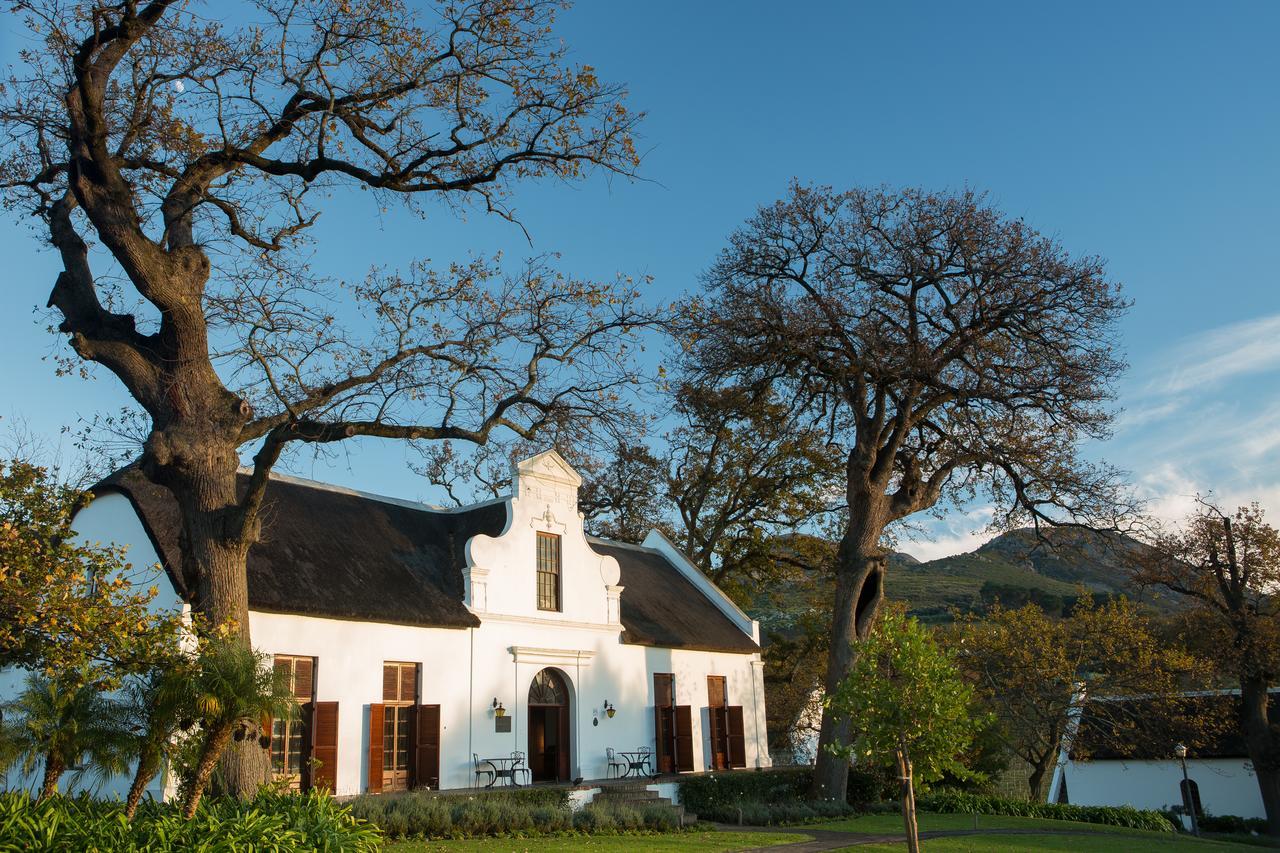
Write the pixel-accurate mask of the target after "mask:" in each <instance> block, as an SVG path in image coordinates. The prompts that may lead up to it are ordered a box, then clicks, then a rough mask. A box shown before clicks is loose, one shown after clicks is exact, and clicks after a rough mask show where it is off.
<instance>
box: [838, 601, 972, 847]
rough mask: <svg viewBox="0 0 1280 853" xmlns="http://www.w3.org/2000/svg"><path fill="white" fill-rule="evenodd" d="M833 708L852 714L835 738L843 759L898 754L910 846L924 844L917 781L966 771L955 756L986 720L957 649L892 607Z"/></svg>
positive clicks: (840, 713) (926, 781) (962, 774)
mask: <svg viewBox="0 0 1280 853" xmlns="http://www.w3.org/2000/svg"><path fill="white" fill-rule="evenodd" d="M826 707H827V709H828V711H829V712H830V713H833V714H835V715H838V716H840V717H845V718H848V719H851V720H852V721H853V724H854V731H855V737H854V740H853V742H852V744H850V745H849V746H841V745H835V746H833V747H831V748H830V749H831V751H832V753H833V754H834V755H835V756H837V757H839V758H842V759H846V760H847V759H849V758H854V759H855V760H871V761H876V760H880V759H885V758H888V757H889V756H892V758H893V760H894V762H895V763H896V764H897V767H898V776H899V778H900V779H901V780H902V819H903V824H904V826H905V828H906V832H907V846H908V847H909V849H910V850H911V851H913V853H914V851H918V850H919V849H920V839H919V834H918V832H917V828H916V813H915V782H916V780H917V779H918V780H919V781H920V782H921V783H922V784H925V785H927V784H929V783H931V782H935V781H937V780H938V779H941V778H942V777H943V775H944V774H948V773H949V774H951V775H953V776H958V777H967V776H969V775H970V773H969V771H968V770H967V769H966V768H965V767H964V766H963V765H962V764H961V763H960V762H959V761H958V760H957V759H958V758H959V756H961V755H963V754H964V753H965V752H966V750H968V749H969V747H970V744H971V743H972V742H973V739H974V736H975V735H976V734H977V732H978V731H979V730H980V729H981V728H982V726H983V723H984V720H983V716H982V715H981V714H975V713H974V708H973V689H972V688H971V687H970V686H969V684H968V683H967V682H966V681H965V679H964V676H963V675H962V673H961V671H960V668H959V667H958V666H957V665H956V662H955V660H954V659H953V658H952V656H951V654H950V653H949V652H948V651H946V650H945V649H943V648H942V647H941V646H939V645H938V643H937V642H936V641H935V640H934V638H933V635H932V634H931V633H930V632H929V630H928V629H927V628H925V627H924V626H922V625H921V624H920V623H919V622H917V621H916V620H915V619H913V618H910V617H907V616H905V615H904V614H902V613H900V612H896V611H890V612H888V613H886V614H885V616H884V618H883V619H881V620H880V622H879V623H878V624H877V625H876V627H875V629H874V630H873V631H872V632H871V635H870V636H869V637H868V638H867V640H866V641H865V645H864V646H863V648H862V650H861V653H860V654H859V655H858V659H857V662H856V663H855V664H854V667H853V670H852V671H851V672H850V673H849V675H848V677H846V678H845V679H844V680H843V681H842V682H840V684H839V686H838V687H837V688H836V690H835V692H834V693H832V694H830V695H829V696H828V697H827V699H826Z"/></svg>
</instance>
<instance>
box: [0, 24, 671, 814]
mask: <svg viewBox="0 0 1280 853" xmlns="http://www.w3.org/2000/svg"><path fill="white" fill-rule="evenodd" d="M12 6H13V7H14V9H15V10H16V11H17V12H18V13H20V14H21V15H22V16H23V17H24V18H25V20H26V22H27V26H28V29H29V32H30V34H31V36H32V39H33V41H32V46H31V47H29V48H28V49H26V50H25V51H24V52H23V53H22V57H21V63H20V65H19V66H18V67H17V68H14V69H12V70H11V71H10V72H9V74H8V75H7V79H6V80H5V83H4V91H3V95H2V96H0V121H2V122H3V137H2V142H0V193H3V195H2V199H3V203H4V204H5V206H6V207H7V209H8V210H9V211H10V212H12V213H13V214H14V215H19V216H30V217H33V219H32V221H33V223H34V225H35V226H36V230H37V234H38V236H39V237H40V239H41V240H43V241H45V242H46V243H47V244H48V245H50V246H52V247H53V249H55V250H56V253H57V257H58V259H59V260H60V263H61V266H62V270H61V272H60V273H59V275H58V276H57V280H56V282H54V283H53V286H52V292H51V293H50V295H49V298H48V304H49V306H50V307H51V308H52V309H53V310H54V311H56V312H57V314H58V315H59V318H60V319H59V330H60V331H61V332H62V333H63V334H65V335H66V336H67V337H68V339H69V341H70V345H71V349H72V351H73V352H74V355H73V356H71V355H69V356H68V357H67V365H68V366H74V364H75V362H76V360H77V359H79V360H81V363H94V364H97V365H100V366H101V367H103V368H105V369H107V370H108V371H110V372H111V373H112V374H114V375H115V376H116V377H117V378H118V379H119V381H120V382H121V383H123V385H124V386H125V388H126V389H127V390H128V393H129V394H130V395H131V396H132V398H133V399H134V400H135V401H136V402H137V404H138V405H139V407H140V408H141V409H142V410H144V411H145V413H146V418H147V420H148V422H149V430H148V434H147V437H146V441H145V448H144V451H143V453H142V457H141V460H140V464H141V468H142V470H143V471H144V472H145V473H146V474H147V475H148V476H149V477H151V478H152V479H153V480H154V481H155V482H157V483H160V484H163V485H165V486H167V487H168V488H169V489H170V490H172V491H173V493H174V495H175V496H176V498H177V500H178V504H179V507H180V510H181V513H182V542H181V545H182V548H181V550H182V555H183V566H182V567H181V571H182V572H183V573H184V574H186V575H187V577H188V578H189V579H190V580H192V581H193V584H192V586H191V588H192V589H194V590H196V601H195V602H194V603H195V604H196V606H197V607H198V608H199V609H201V610H202V611H203V612H204V613H205V615H206V616H207V617H208V619H209V622H210V624H214V625H219V624H231V625H232V626H233V627H234V628H235V630H236V631H238V632H239V633H240V635H241V636H242V637H243V639H244V641H245V642H246V643H247V642H248V638H247V630H248V619H247V616H248V611H247V598H246V590H245V577H244V563H245V557H246V554H247V552H248V549H249V548H250V547H251V546H252V544H253V543H254V541H255V540H256V538H257V536H258V535H259V531H258V526H259V520H258V516H259V509H260V506H261V503H262V499H263V493H264V489H265V486H266V483H267V480H268V476H269V473H270V471H271V469H272V466H273V465H274V464H275V463H276V462H277V460H278V459H279V457H280V455H281V454H282V453H283V452H284V451H285V450H286V449H288V448H289V447H291V446H296V445H303V444H310V445H322V444H328V443H330V442H335V441H341V440H343V439H346V438H350V437H354V436H373V437H381V438H398V439H408V440H424V441H430V440H438V439H454V440H458V441H463V442H478V443H482V442H485V441H487V440H488V439H489V438H490V437H491V435H493V434H494V433H495V432H500V431H503V430H506V431H510V432H512V433H514V434H516V435H518V436H521V437H524V438H531V437H533V436H534V435H536V434H538V433H539V432H540V430H542V429H543V428H544V427H546V426H547V425H549V424H555V423H559V424H563V423H565V422H568V421H573V420H575V419H582V418H592V419H605V420H608V419H610V418H614V417H620V416H623V414H624V412H623V406H622V401H623V396H624V390H625V388H626V386H628V385H629V384H630V383H632V382H633V381H634V380H635V379H636V368H635V358H634V352H633V350H632V347H633V346H634V343H633V342H632V337H633V333H634V331H635V330H636V329H637V328H638V327H641V326H644V325H646V324H648V323H650V322H651V321H652V319H653V315H652V314H650V313H649V312H647V311H646V310H645V309H643V308H642V306H641V305H640V304H639V302H638V293H637V290H636V288H635V286H634V285H633V284H632V283H631V282H628V281H626V280H620V281H615V282H606V283H595V282H586V281H580V280H577V279H574V278H572V277H570V276H567V275H563V274H561V273H559V272H557V271H556V270H555V269H554V268H553V267H552V266H551V264H550V262H549V260H548V259H547V258H542V259H535V260H534V261H532V262H530V263H528V264H527V265H525V266H523V267H521V268H519V269H516V270H511V271H507V270H504V269H503V268H502V267H500V266H499V265H498V263H497V261H488V260H479V259H474V260H472V261H470V262H458V263H455V264H453V265H452V266H448V267H446V268H441V269H436V268H432V267H431V266H430V265H428V264H427V263H426V262H422V263H418V264H415V265H413V266H412V267H411V268H409V269H407V270H389V269H381V268H375V269H374V271H373V272H372V273H371V274H370V276H369V277H368V279H367V280H365V281H363V282H357V283H353V284H345V283H340V282H338V283H335V282H332V281H329V280H328V279H327V278H326V277H325V276H324V275H323V274H319V273H317V272H316V271H314V270H311V269H310V268H309V267H308V265H307V258H306V255H305V253H304V251H303V249H304V247H305V246H306V245H307V239H308V233H309V232H308V229H309V228H310V227H311V226H312V225H313V224H314V223H315V222H316V219H317V217H318V215H319V213H320V210H321V208H322V206H323V204H324V203H325V201H326V199H330V198H332V197H333V194H334V193H338V192H351V191H352V190H356V189H358V190H364V191H367V192H369V193H371V194H373V196H374V197H375V198H376V199H377V201H378V204H379V205H390V204H392V203H393V202H400V203H403V204H404V206H405V207H407V208H408V209H409V211H410V212H416V213H421V212H423V211H425V210H426V209H427V207H426V205H427V202H428V200H429V199H438V200H440V201H442V202H444V203H445V204H446V205H447V206H454V207H463V206H466V207H472V208H476V207H478V208H479V209H480V210H482V211H485V212H490V213H493V214H496V215H498V216H501V217H505V218H508V219H512V220H513V221H514V219H515V212H514V208H513V206H512V199H513V193H514V191H515V189H516V187H517V186H518V185H520V184H521V183H522V182H527V181H532V180H537V179H554V180H561V181H572V180H576V179H579V178H581V177H583V176H585V175H586V174H588V173H589V172H591V171H593V170H595V171H600V170H603V171H605V172H611V173H616V174H621V175H630V174H632V172H633V171H634V169H635V167H636V166H637V164H638V159H637V156H636V152H635V148H634V143H633V131H634V128H635V125H636V122H637V121H638V119H639V116H638V115H637V114H635V113H633V112H631V111H629V110H628V109H627V107H626V106H625V103H624V97H623V95H624V93H623V91H622V90H621V88H620V87H618V86H615V85H610V84H607V83H604V82H602V81H601V80H600V79H599V78H598V77H597V75H596V73H595V71H594V70H593V69H592V68H591V67H590V66H586V65H574V64H571V63H570V62H568V60H567V59H566V55H565V49H564V47H563V46H561V45H560V44H559V43H558V41H557V40H556V39H555V38H554V37H553V33H552V24H553V21H554V13H555V11H556V10H557V8H558V7H559V4H558V3H555V2H551V0H462V1H461V2H446V0H441V2H436V3H430V4H428V5H427V6H426V8H419V7H417V6H411V5H409V4H408V3H406V2H401V0H317V2H308V3H294V2H288V0H256V2H249V3H245V4H242V5H236V6H234V7H224V6H222V5H215V4H207V5H204V4H198V3H194V2H192V3H183V2H175V0H154V2H149V3H139V2H131V0H124V2H106V0H80V2H63V0H43V1H42V2H39V1H38V0H30V2H28V0H22V2H15V3H13V4H12ZM223 15H227V16H229V17H228V18H227V21H226V22H222V21H220V20H219V16H223ZM376 260H377V258H376V257H374V256H371V258H370V262H371V266H372V265H373V264H374V262H375V261H376ZM246 446H250V447H254V448H256V455H255V456H254V466H253V471H252V476H251V477H250V479H249V485H248V489H247V491H246V490H241V491H238V490H237V482H236V471H237V467H238V465H239V461H240V460H239V452H240V450H241V448H244V447H246ZM245 754H246V756H252V755H253V751H252V750H248V751H246V753H245ZM254 761H256V762H257V765H256V766H251V765H253V764H254ZM263 771H264V766H263V765H262V760H261V757H260V756H259V757H257V758H256V759H250V758H246V759H245V761H244V762H240V763H239V764H235V763H234V762H233V763H232V764H231V765H229V770H228V773H229V777H230V780H231V786H232V789H233V790H235V791H237V792H240V793H244V792H248V791H250V790H252V789H253V788H254V787H256V783H257V782H258V781H259V780H260V778H261V775H262V772H263Z"/></svg>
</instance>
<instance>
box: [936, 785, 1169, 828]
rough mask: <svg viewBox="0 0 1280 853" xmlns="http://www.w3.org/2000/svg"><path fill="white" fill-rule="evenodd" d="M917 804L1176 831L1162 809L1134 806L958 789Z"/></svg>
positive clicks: (966, 811) (945, 811)
mask: <svg viewBox="0 0 1280 853" xmlns="http://www.w3.org/2000/svg"><path fill="white" fill-rule="evenodd" d="M916 806H917V808H918V809H919V810H920V811H922V812H939V813H942V814H982V815H1006V816H1009V817H1038V818H1048V819H1050V820H1074V821H1079V822H1081V823H1099V824H1105V825H1107V826H1123V827H1128V828H1129V829H1148V830H1154V831H1156V832H1173V831H1174V830H1175V829H1176V827H1174V825H1173V824H1172V823H1171V822H1170V821H1169V818H1168V817H1166V816H1165V815H1164V813H1163V812H1158V811H1154V810H1141V809H1135V808H1132V807H1131V806H1073V805H1068V804H1066V803H1036V802H1030V801H1028V800H1012V799H1008V798H1006V797H991V796H984V795H981V794H965V793H956V792H939V793H935V794H926V795H924V796H921V797H919V798H918V800H917V803H916Z"/></svg>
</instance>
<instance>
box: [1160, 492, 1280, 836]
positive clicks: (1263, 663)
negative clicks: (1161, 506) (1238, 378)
mask: <svg viewBox="0 0 1280 853" xmlns="http://www.w3.org/2000/svg"><path fill="white" fill-rule="evenodd" d="M1154 544H1155V546H1156V547H1155V548H1154V549H1152V550H1146V551H1143V552H1141V553H1140V554H1138V555H1136V556H1137V557H1138V558H1140V561H1139V563H1138V566H1137V570H1136V572H1135V575H1134V579H1135V580H1136V581H1137V582H1139V583H1141V584H1143V585H1149V586H1158V587H1163V588H1164V589H1167V590H1169V591H1170V592H1173V593H1176V594H1177V595H1179V596H1182V597H1183V598H1184V600H1185V601H1186V602H1188V603H1189V604H1190V605H1191V609H1190V611H1189V612H1188V614H1187V616H1188V618H1189V621H1190V624H1191V631H1192V633H1193V634H1194V635H1195V636H1196V637H1197V638H1198V639H1199V641H1200V642H1201V644H1202V645H1203V647H1204V648H1206V649H1211V650H1212V655H1213V658H1214V660H1215V661H1216V662H1217V664H1218V666H1219V667H1220V668H1221V670H1222V671H1223V672H1224V673H1226V674H1229V675H1230V676H1232V677H1233V678H1235V679H1238V681H1239V684H1240V717H1239V720H1238V724H1239V730H1240V731H1241V732H1242V733H1243V735H1244V741H1245V746H1246V748H1247V749H1248V751H1249V760H1250V762H1251V763H1252V764H1253V771H1254V775H1256V776H1257V778H1258V788H1259V790H1260V792H1261V794H1262V805H1263V808H1264V809H1265V810H1266V813H1267V832H1268V834H1270V835H1280V727H1277V726H1276V725H1275V724H1274V723H1273V722H1272V717H1271V713H1270V704H1271V701H1272V699H1271V694H1270V691H1271V687H1272V685H1274V684H1275V683H1276V681H1277V679H1280V600H1277V598H1276V591H1277V589H1278V588H1280V532H1278V531H1277V530H1276V528H1275V527H1273V526H1272V525H1270V524H1268V523H1267V522H1266V521H1265V520H1264V515H1263V511H1262V509H1261V508H1260V507H1259V506H1258V505H1257V504H1251V505H1250V506H1246V507H1240V508H1239V509H1237V510H1236V511H1235V512H1232V513H1228V512H1226V511H1224V510H1222V509H1221V508H1219V507H1218V506H1215V505H1214V504H1213V503H1211V502H1210V501H1209V500H1207V499H1204V498H1200V499H1198V506H1197V507H1196V511H1195V512H1194V513H1193V514H1192V515H1191V516H1190V517H1188V518H1187V519H1186V521H1185V522H1184V523H1183V524H1182V525H1181V527H1180V528H1178V529H1171V530H1168V531H1166V532H1165V533H1164V534H1163V535H1161V536H1159V537H1158V538H1157V539H1156V540H1155V543H1154Z"/></svg>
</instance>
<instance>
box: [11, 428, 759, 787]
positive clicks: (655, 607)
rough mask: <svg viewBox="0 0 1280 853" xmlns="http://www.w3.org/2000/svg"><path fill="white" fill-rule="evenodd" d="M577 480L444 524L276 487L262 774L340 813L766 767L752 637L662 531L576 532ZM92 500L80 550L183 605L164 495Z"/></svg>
mask: <svg viewBox="0 0 1280 853" xmlns="http://www.w3.org/2000/svg"><path fill="white" fill-rule="evenodd" d="M580 484H581V478H580V477H579V476H578V474H577V473H576V472H575V471H574V470H573V469H572V468H571V467H570V466H569V465H568V464H567V463H566V462H565V461H564V459H563V458H561V457H560V456H559V454H557V453H555V452H554V451H547V452H545V453H541V454H539V455H537V456H534V457H532V458H530V459H526V460H524V461H522V462H519V463H518V464H516V465H515V466H514V467H513V493H512V495H511V496H510V497H506V498H501V499H498V500H494V501H489V502H486V503H481V504H476V505H474V506H470V507H464V508H461V509H457V510H442V509H437V508H433V507H428V506H425V505H422V504H418V503H413V502H408V501H401V500H395V499H391V498H382V497H376V496H373V495H367V494H362V493H358V492H353V491H350V490H346V489H341V488H337V487H333V486H327V485H323V484H320V483H314V482H309V481H303V480H296V479H293V478H287V477H273V478H272V480H271V482H270V485H269V486H268V489H267V496H266V502H265V508H264V527H263V536H262V541H261V542H260V543H259V544H257V545H255V546H254V547H253V549H252V550H251V551H250V554H249V560H248V585H249V608H250V615H249V622H250V635H251V637H252V641H253V644H254V646H255V647H256V648H258V649H259V650H260V651H263V652H266V653H269V654H271V655H273V656H274V660H275V665H276V666H277V667H278V668H282V669H286V670H287V671H288V672H289V673H290V674H291V677H292V680H293V684H294V688H295V693H296V694H297V696H298V701H299V703H300V704H301V705H302V706H303V714H302V720H303V722H302V723H301V724H297V725H289V726H286V725H285V724H283V723H280V722H277V723H276V725H275V729H276V730H275V732H274V734H273V739H272V745H271V752H272V759H273V764H274V767H275V769H276V771H277V772H278V773H279V774H280V775H282V776H286V777H289V778H290V779H296V780H297V782H298V783H299V784H300V785H302V786H308V785H323V786H325V787H329V788H331V789H332V790H334V791H335V792H336V793H337V794H340V795H345V794H357V793H362V792H378V791H388V790H395V789H402V788H406V787H420V786H429V787H431V788H463V787H468V786H472V785H474V784H476V783H477V781H479V783H480V784H486V783H488V782H489V781H490V780H491V778H492V776H491V774H490V773H489V771H490V770H491V769H492V768H493V767H495V766H498V767H503V766H504V764H505V762H503V761H501V760H500V759H506V758H509V757H510V756H511V753H513V752H523V753H525V761H524V766H525V767H526V768H527V769H528V771H529V773H528V775H529V776H531V777H532V781H535V782H536V781H544V780H558V781H572V780H575V779H578V778H579V777H581V778H584V779H597V778H604V777H606V776H607V775H610V774H611V773H612V772H614V771H615V770H616V768H610V767H609V763H608V759H607V749H609V748H612V749H613V750H615V751H617V752H618V753H621V752H623V751H633V750H636V749H637V748H639V747H649V748H650V749H652V750H653V753H654V759H653V764H654V765H656V766H655V767H654V770H657V771H662V772H680V771H695V770H707V769H713V768H729V767H763V766H768V764H769V753H768V746H767V742H768V738H767V735H766V732H765V704H764V683H763V665H762V662H761V659H760V648H759V639H760V637H759V626H758V625H757V624H756V623H755V622H753V621H752V620H751V619H750V618H749V617H748V616H746V615H745V614H744V613H743V612H742V611H741V610H739V609H738V608H737V607H736V606H735V605H734V604H733V602H731V601H730V600H729V599H728V598H727V597H726V596H725V595H724V594H723V593H722V592H721V591H720V590H719V589H717V588H716V587H715V585H714V584H712V583H711V582H709V581H708V580H707V579H706V578H705V577H704V576H703V575H702V574H701V573H700V572H699V571H698V570H697V569H696V568H695V567H694V566H693V565H692V564H690V563H689V561H688V560H687V559H686V558H685V557H684V556H683V555H682V554H680V553H679V551H678V550H677V549H676V548H675V547H674V546H673V545H672V544H671V543H670V542H669V541H668V540H667V539H666V538H664V537H663V536H662V535H661V534H659V533H658V532H656V531H654V532H651V533H650V534H649V536H648V537H647V538H646V539H645V541H644V543H643V544H642V545H631V544H624V543H618V542H610V541H605V540H602V539H595V538H592V537H589V536H587V535H586V534H585V532H584V530H583V520H582V516H581V515H580V514H579V512H578V509H577V497H578V487H579V485H580ZM96 494H97V497H96V498H95V499H94V501H93V502H92V503H91V504H90V505H89V506H88V507H87V508H85V509H84V510H82V511H81V513H80V514H79V515H78V516H77V519H76V527H77V530H78V531H79V532H80V533H81V535H83V536H85V537H86V538H88V539H90V540H97V541H102V542H108V541H110V542H115V543H117V544H121V545H127V546H128V547H129V556H130V560H131V562H132V563H133V564H134V565H145V564H149V563H153V562H154V563H159V564H161V565H162V566H164V567H165V569H166V573H167V575H168V577H169V579H170V585H171V587H172V589H171V590H168V591H166V593H167V596H168V602H169V603H172V604H175V605H176V604H178V603H180V602H181V601H183V600H184V599H185V598H186V597H187V596H186V590H185V589H184V586H183V583H182V580H181V578H180V575H179V571H178V565H179V563H178V552H177V542H178V516H177V508H176V505H175V503H174V500H173V498H172V496H171V495H169V493H168V492H167V491H165V490H164V489H162V488H160V487H157V486H155V485H153V484H151V483H150V482H148V481H146V480H145V479H144V478H143V477H142V476H141V474H139V473H138V472H136V471H134V470H131V469H125V470H124V471H122V472H119V473H118V474H116V475H114V476H113V477H111V478H109V479H108V480H107V481H105V482H104V483H103V484H102V485H100V486H99V487H98V488H97V489H96ZM6 682H7V683H6V684H5V685H4V690H5V692H6V693H10V694H11V691H12V690H13V685H14V684H15V678H14V676H13V674H12V673H10V674H8V677H7V678H6ZM310 759H317V761H315V763H314V764H313V763H311V761H310ZM477 759H479V760H480V762H481V763H480V767H479V770H480V771H481V772H480V773H479V774H478V773H477V761H476V760H477ZM486 759H495V761H494V762H493V763H486V761H485V760H486ZM313 767H314V772H312V768H313ZM524 775H525V774H524V773H523V772H521V774H520V776H521V778H520V781H522V782H523V781H525V778H524ZM502 781H505V779H504V780H502ZM125 784H126V783H125V782H124V781H123V780H121V781H120V782H119V784H118V785H117V784H115V783H114V782H113V783H112V784H111V785H108V786H107V787H106V788H105V789H104V792H105V793H108V794H109V793H111V792H112V790H113V789H121V788H123V787H124V785H125ZM155 784H156V785H157V786H158V785H160V784H161V783H160V781H159V780H157V782H156V783H155Z"/></svg>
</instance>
